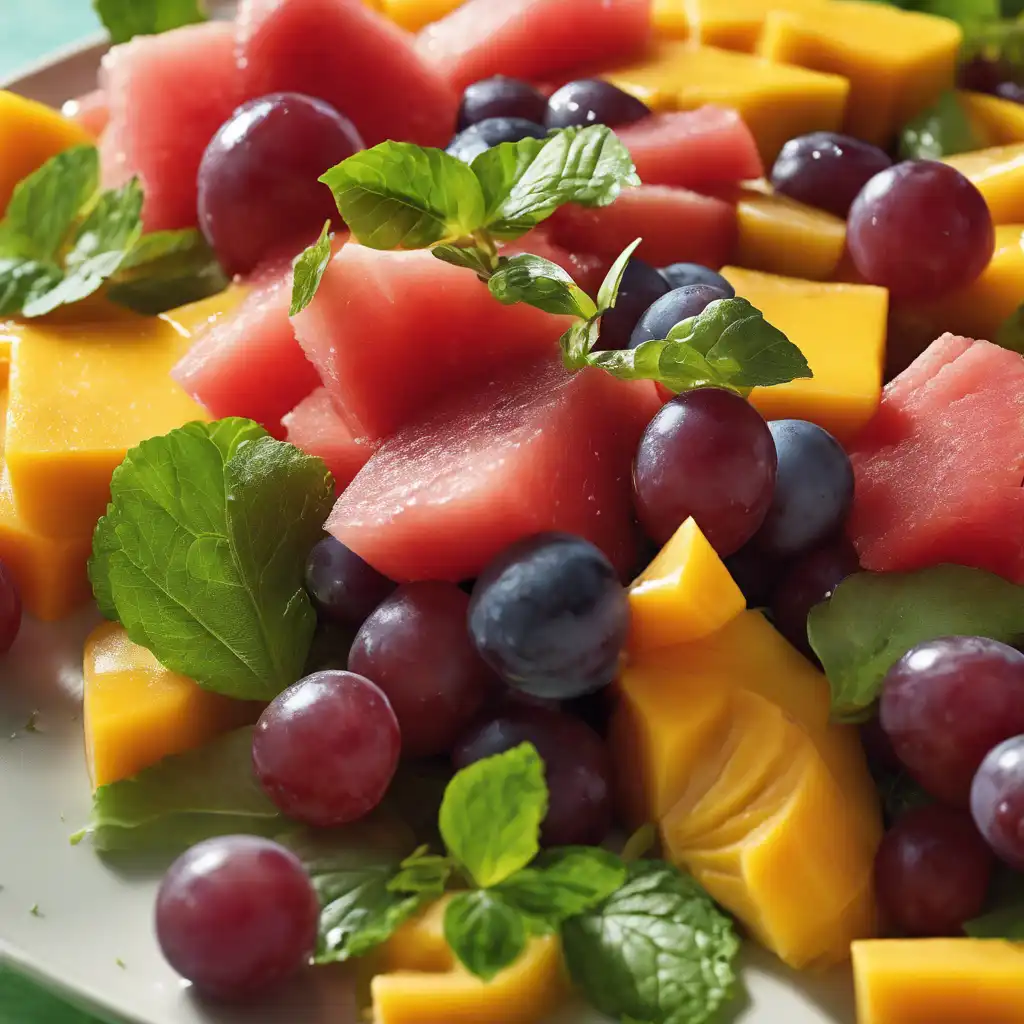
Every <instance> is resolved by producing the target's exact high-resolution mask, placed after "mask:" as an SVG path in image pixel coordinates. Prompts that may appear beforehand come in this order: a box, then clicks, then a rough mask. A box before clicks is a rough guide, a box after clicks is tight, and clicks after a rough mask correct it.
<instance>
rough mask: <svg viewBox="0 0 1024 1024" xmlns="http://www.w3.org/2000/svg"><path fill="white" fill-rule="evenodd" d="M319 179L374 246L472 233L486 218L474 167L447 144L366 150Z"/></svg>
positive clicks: (419, 244) (413, 244)
mask: <svg viewBox="0 0 1024 1024" xmlns="http://www.w3.org/2000/svg"><path fill="white" fill-rule="evenodd" d="M320 180H321V181H322V182H323V183H324V184H325V185H327V186H328V187H329V188H330V190H331V191H332V192H333V193H334V199H335V202H336V203H337V204H338V211H339V212H340V213H341V216H342V218H343V219H344V221H345V223H346V224H347V225H348V226H349V229H350V230H351V232H352V234H353V235H354V236H355V237H356V238H357V239H358V240H359V241H360V242H361V243H362V244H363V245H366V246H369V247H371V248H373V249H423V248H426V247H427V246H430V245H433V244H434V243H435V242H442V241H446V240H452V239H456V238H461V237H463V236H465V235H471V234H472V233H473V232H474V231H476V230H477V228H479V227H480V226H481V224H482V222H483V218H484V197H483V193H482V192H481V190H480V183H479V181H477V177H476V175H475V174H474V173H473V172H472V170H471V169H470V168H469V167H468V166H467V165H466V164H464V163H463V162H462V161H461V160H457V159H456V158H455V157H453V156H450V155H449V154H447V153H445V152H444V151H443V150H440V149H424V148H423V147H422V146H416V145H413V144H412V143H410V142H382V143H380V144H379V145H376V146H374V147H373V148H372V149H366V150H363V151H361V152H359V153H356V154H354V155H353V156H350V157H349V158H348V159H347V160H343V161H342V162H341V163H340V164H338V165H337V166H336V167H332V168H331V169H330V170H329V171H327V172H326V173H325V174H323V175H321V177H320Z"/></svg>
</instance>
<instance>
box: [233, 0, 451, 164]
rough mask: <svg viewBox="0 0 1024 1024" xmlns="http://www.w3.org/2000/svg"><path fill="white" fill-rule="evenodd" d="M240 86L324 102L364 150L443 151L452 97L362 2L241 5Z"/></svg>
mask: <svg viewBox="0 0 1024 1024" xmlns="http://www.w3.org/2000/svg"><path fill="white" fill-rule="evenodd" d="M238 32H239V52H240V56H241V65H242V68H243V71H242V82H243V88H244V89H245V90H246V92H247V94H248V95H250V96H263V95H266V94H267V93H271V92H301V93H305V94H306V95H308V96H315V97H317V98H318V99H322V100H325V101H326V102H327V103H330V104H331V105H332V106H333V107H334V108H335V109H336V110H338V111H339V112H340V113H342V114H344V115H345V116H346V117H348V118H349V119H350V120H351V121H352V122H353V123H354V124H355V126H356V128H358V129H359V134H360V135H361V136H362V137H363V140H364V141H365V142H366V144H367V146H374V145H376V144H377V143H378V142H383V141H384V140H385V139H399V140H404V141H408V142H418V143H419V144H420V145H423V146H442V147H443V146H445V145H447V143H448V140H449V139H450V138H451V136H452V133H453V132H454V130H455V121H456V115H457V112H458V106H459V96H458V95H457V94H456V92H455V91H454V90H453V89H452V88H451V86H449V85H448V83H447V82H446V81H445V78H444V76H443V75H442V74H440V73H439V72H438V71H437V70H435V69H434V68H433V67H431V66H430V65H429V64H428V63H427V62H426V61H425V60H423V58H422V57H420V56H419V55H418V54H417V53H416V49H415V47H414V45H413V42H414V37H413V36H411V35H410V34H409V33H407V32H405V31H404V30H402V29H400V28H399V27H398V26H397V25H394V24H392V23H391V22H390V21H388V20H387V19H386V18H385V17H384V16H383V15H382V14H379V13H378V12H377V11H374V10H371V9H370V8H369V7H368V6H366V5H365V4H364V3H363V2H362V0H243V2H242V4H241V7H240V9H239V14H238Z"/></svg>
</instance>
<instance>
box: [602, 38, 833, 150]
mask: <svg viewBox="0 0 1024 1024" xmlns="http://www.w3.org/2000/svg"><path fill="white" fill-rule="evenodd" d="M602 77H603V78H607V79H608V80H609V81H611V82H613V83H615V84H616V85H618V86H619V87H620V88H622V89H625V90H626V91H627V92H630V93H632V94H633V95H635V96H638V97H639V98H640V99H642V100H643V101H644V102H645V103H647V104H648V106H652V107H654V108H656V109H659V110H694V109H696V108H697V107H702V106H704V105H705V104H706V103H717V104H719V105H720V106H723V107H732V108H734V109H735V110H737V111H739V114H740V116H741V117H742V118H743V120H744V121H746V123H747V125H748V126H749V128H750V130H751V131H752V132H753V134H754V137H755V139H756V140H757V147H758V150H759V151H760V153H761V158H762V160H764V162H765V164H766V165H771V164H772V163H774V162H775V158H776V156H778V154H779V150H780V149H782V146H783V144H784V143H785V142H786V141H788V140H789V139H791V138H793V136H794V135H803V134H805V133H806V132H812V131H817V130H819V129H821V130H824V131H837V130H838V129H839V126H840V125H841V124H842V120H843V111H844V108H845V106H846V97H847V94H848V92H849V88H850V85H849V82H847V81H846V79H845V78H841V77H840V76H839V75H828V74H821V73H819V72H817V71H809V70H807V69H806V68H798V67H791V66H789V65H786V64H779V63H774V62H772V61H769V60H765V59H763V58H761V57H755V56H752V55H750V54H746V53H734V52H732V51H729V50H722V49H719V48H717V47H714V46H692V45H690V44H689V43H685V42H669V41H662V42H660V43H658V44H656V45H655V46H654V47H653V49H652V50H651V52H650V53H649V55H648V56H647V58H646V59H645V60H643V61H641V62H638V63H635V64H630V65H626V66H622V67H619V68H614V69H612V70H608V71H605V72H603V74H602Z"/></svg>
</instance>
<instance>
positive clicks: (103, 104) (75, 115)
mask: <svg viewBox="0 0 1024 1024" xmlns="http://www.w3.org/2000/svg"><path fill="white" fill-rule="evenodd" d="M61 113H62V114H63V115H64V116H65V117H69V118H71V120H72V121H75V122H77V123H78V124H80V125H81V126H82V127H83V128H84V129H85V130H86V131H87V132H88V133H89V134H90V135H91V136H92V137H93V138H94V139H98V138H99V137H100V136H101V135H102V134H103V132H104V130H105V129H106V127H107V124H108V123H109V121H110V105H109V104H108V103H107V95H106V93H105V92H104V91H103V90H102V89H94V90H93V91H92V92H87V93H86V94H85V95H84V96H79V97H78V99H75V100H68V101H67V103H65V104H64V106H63V107H62V108H61Z"/></svg>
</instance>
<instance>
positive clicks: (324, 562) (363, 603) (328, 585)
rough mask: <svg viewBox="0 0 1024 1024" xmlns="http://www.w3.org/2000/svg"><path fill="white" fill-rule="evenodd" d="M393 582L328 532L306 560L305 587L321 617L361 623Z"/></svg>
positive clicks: (350, 624) (388, 591) (384, 595)
mask: <svg viewBox="0 0 1024 1024" xmlns="http://www.w3.org/2000/svg"><path fill="white" fill-rule="evenodd" d="M396 586H397V584H396V583H394V582H393V581H392V580H389V579H388V578H387V577H386V576H382V575H381V574H380V573H379V572H377V570H376V569H374V568H373V566H371V565H367V563H366V562H364V561H363V560H362V559H361V558H360V557H359V556H358V555H357V554H356V553H355V552H354V551H351V550H349V549H348V548H347V547H345V545H344V544H342V543H341V541H340V540H337V539H335V538H334V537H332V536H330V535H328V536H326V537H324V538H323V539H322V540H320V541H318V542H317V543H316V544H315V545H313V550H312V551H310V553H309V558H308V559H307V560H306V591H307V592H308V594H309V596H310V597H311V598H312V600H313V604H314V606H315V607H316V610H317V614H318V615H319V616H320V618H321V620H326V621H330V622H337V623H340V624H342V625H346V626H361V625H362V623H363V622H364V621H365V619H366V618H367V616H368V615H369V614H370V612H372V611H373V610H374V608H376V607H377V605H379V604H380V603H381V602H382V601H383V600H385V599H386V598H387V597H388V596H389V595H390V594H391V593H393V592H394V589H395V587H396Z"/></svg>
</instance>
